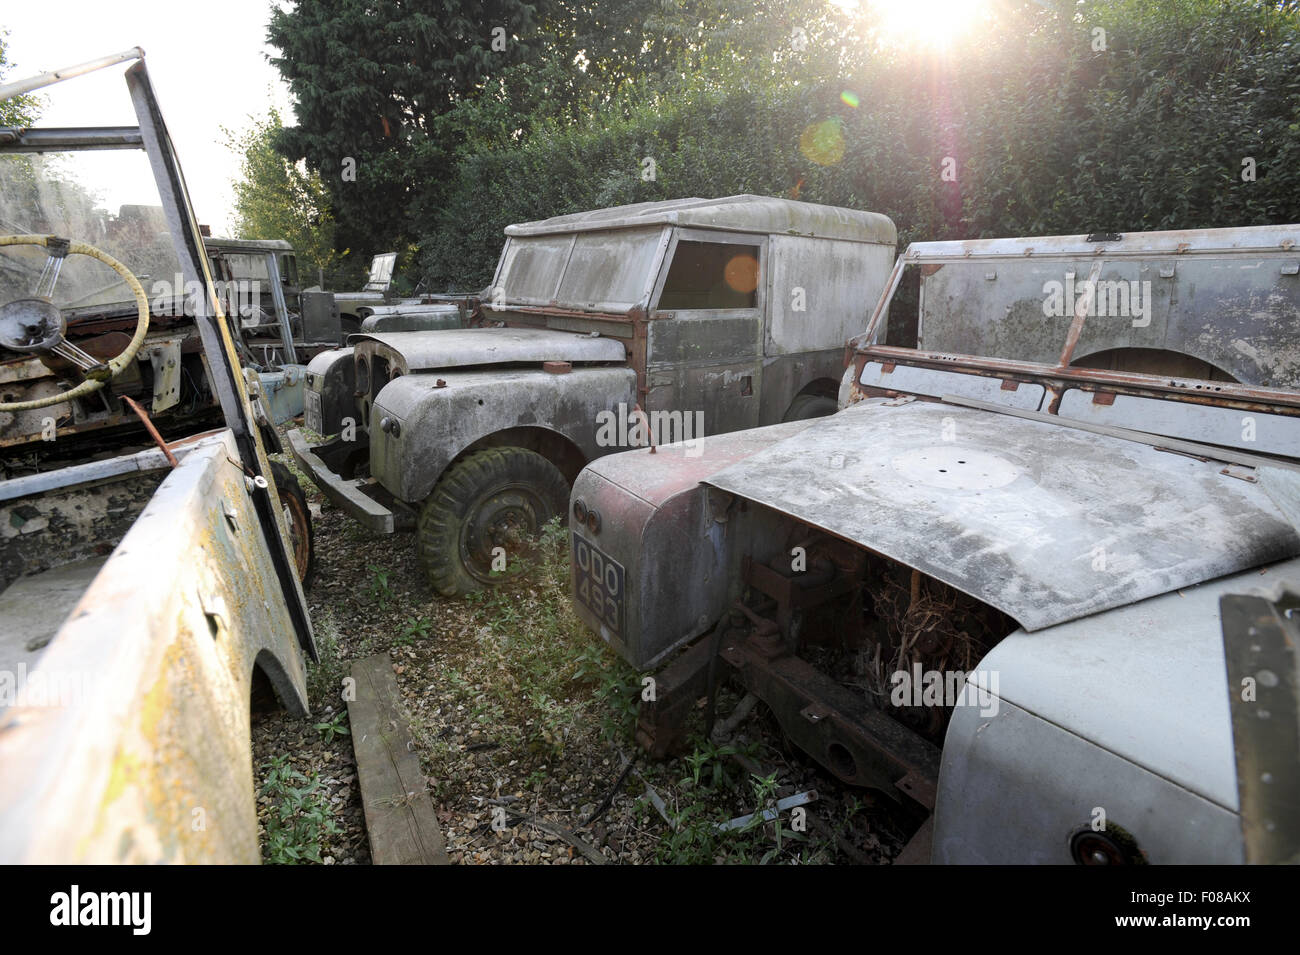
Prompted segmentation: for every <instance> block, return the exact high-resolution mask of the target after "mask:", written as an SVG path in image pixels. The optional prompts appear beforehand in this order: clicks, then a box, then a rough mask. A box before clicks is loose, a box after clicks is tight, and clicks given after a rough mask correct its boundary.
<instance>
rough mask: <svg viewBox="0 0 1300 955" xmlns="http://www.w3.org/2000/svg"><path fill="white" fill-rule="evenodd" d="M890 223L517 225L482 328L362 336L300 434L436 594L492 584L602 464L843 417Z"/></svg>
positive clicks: (697, 215) (647, 211) (623, 219)
mask: <svg viewBox="0 0 1300 955" xmlns="http://www.w3.org/2000/svg"><path fill="white" fill-rule="evenodd" d="M895 243H896V233H895V229H894V225H893V223H892V222H890V221H889V219H887V218H886V217H884V216H881V215H877V214H875V213H870V212H858V211H854V210H850V209H837V208H831V207H828V206H818V205H810V204H809V203H805V202H794V201H791V200H787V199H770V198H765V197H761V196H732V197H730V198H725V199H680V200H673V201H669V202H653V203H645V204H641V205H633V206H621V207H618V208H613V209H602V210H599V211H595V212H585V213H580V214H576V215H567V216H560V217H557V218H553V219H546V220H544V221H541V222H531V223H526V224H522V225H512V226H510V227H509V228H507V229H506V243H505V247H504V249H503V250H502V253H501V259H500V262H499V264H498V266H497V272H496V277H495V279H494V281H493V284H492V286H491V287H490V289H489V290H488V294H487V295H486V297H485V299H484V301H483V302H482V303H481V307H480V310H479V314H478V317H477V321H478V323H479V324H480V325H482V324H487V325H490V326H494V327H476V328H466V329H452V330H441V331H428V332H398V333H393V334H383V333H369V332H363V333H362V334H359V335H354V336H352V337H351V339H350V340H351V342H352V347H350V348H347V349H342V350H339V351H336V352H328V353H325V354H322V355H319V356H317V358H315V359H314V360H313V361H312V362H311V364H310V366H309V368H308V375H307V411H306V418H305V420H306V425H307V427H308V428H309V429H311V430H313V431H315V432H318V433H320V434H322V435H333V436H335V437H333V438H332V439H331V440H329V441H327V442H324V443H318V444H314V445H313V444H309V443H308V442H307V439H306V437H305V436H304V435H303V433H301V432H293V433H291V435H290V444H291V447H292V449H293V453H294V455H295V457H296V458H297V460H298V462H299V464H300V465H301V466H302V468H303V469H304V470H305V471H307V472H308V473H309V474H310V475H311V476H312V478H313V479H314V480H315V481H316V483H317V484H318V485H319V486H320V488H321V490H322V491H324V492H325V494H326V495H327V496H328V497H329V498H330V499H331V500H332V501H334V502H335V503H336V504H337V505H338V506H340V507H342V508H343V509H345V510H347V511H348V512H349V513H351V514H352V515H353V516H354V517H356V518H357V519H358V520H359V521H361V522H362V523H364V524H365V525H366V526H367V527H369V528H370V529H371V530H373V531H377V532H380V533H391V532H393V531H394V530H395V529H398V528H402V527H415V528H416V530H417V536H418V543H419V549H420V554H421V557H422V558H423V560H424V563H425V566H426V568H427V570H428V573H429V576H430V580H431V582H432V584H433V586H434V587H435V588H436V589H437V590H439V591H440V592H442V593H444V594H455V593H463V592H466V591H469V590H473V589H477V588H479V587H481V586H483V585H484V584H489V583H491V582H492V581H493V580H494V579H496V578H497V577H499V576H500V575H502V574H508V573H510V572H511V571H512V569H513V568H515V567H516V566H517V564H516V558H517V557H518V556H519V555H520V554H521V553H522V552H523V550H524V549H525V548H526V547H527V542H528V541H529V540H531V539H532V537H533V536H534V535H535V534H536V533H537V531H538V530H539V529H540V528H541V526H542V524H544V523H545V522H546V521H547V520H549V519H551V518H553V517H556V516H560V517H563V516H564V515H565V514H566V513H567V511H568V495H569V488H570V485H571V483H572V481H573V479H574V478H575V477H576V476H577V474H578V472H579V471H581V470H582V467H583V465H585V464H586V463H587V462H589V461H591V460H593V459H594V458H597V457H599V456H600V455H602V454H607V453H609V452H611V451H615V450H618V449H619V448H627V447H637V446H641V445H644V444H646V443H648V442H649V443H655V442H658V443H670V442H673V441H682V440H686V441H688V442H693V441H695V440H697V439H699V438H701V437H702V436H703V435H704V434H719V433H723V432H729V431H735V430H738V429H743V428H752V427H755V426H757V425H762V424H771V423H773V422H778V421H782V420H795V419H804V418H808V417H811V416H814V415H818V414H826V413H829V412H831V411H834V410H835V407H836V401H835V395H836V389H837V388H838V382H839V377H840V372H841V369H842V367H843V356H844V346H845V343H846V342H847V341H848V339H849V338H850V337H851V336H852V335H854V334H855V333H856V332H857V331H858V330H859V329H860V325H861V318H860V310H861V305H860V303H861V302H862V301H863V300H873V299H874V298H875V297H877V296H878V295H879V294H880V292H881V290H882V289H883V288H884V285H885V280H886V278H887V277H888V274H889V268H890V263H891V260H892V259H893V256H894V249H895Z"/></svg>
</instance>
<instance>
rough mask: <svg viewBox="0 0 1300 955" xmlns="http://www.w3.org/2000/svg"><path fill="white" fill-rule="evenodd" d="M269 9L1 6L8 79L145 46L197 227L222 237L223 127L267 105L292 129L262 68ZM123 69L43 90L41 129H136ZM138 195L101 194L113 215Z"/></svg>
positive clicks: (193, 2)
mask: <svg viewBox="0 0 1300 955" xmlns="http://www.w3.org/2000/svg"><path fill="white" fill-rule="evenodd" d="M271 5H272V0H216V2H200V0H117V2H111V0H44V2H39V3H34V2H20V0H7V2H6V3H5V4H4V8H3V9H0V30H6V31H8V37H7V38H6V42H7V44H8V48H9V61H10V67H9V69H8V72H7V73H6V75H5V79H7V80H17V79H21V78H24V77H27V76H31V75H33V74H36V73H42V72H45V71H46V70H56V69H61V68H63V67H66V66H72V65H74V64H77V63H82V62H84V61H86V60H92V59H96V58H98V57H101V56H107V55H109V54H112V53H118V52H121V51H123V50H128V49H130V48H131V47H134V46H139V47H143V48H144V51H145V61H146V62H147V63H148V65H149V74H150V76H151V77H152V79H153V84H154V89H155V90H156V91H157V94H158V99H159V102H160V104H161V106H162V111H163V118H164V119H165V120H166V122H167V128H168V129H169V130H170V131H171V135H172V141H173V142H174V143H175V144H176V151H177V153H178V154H179V156H180V161H181V167H182V168H183V169H184V170H185V178H186V181H187V183H188V185H189V189H190V199H191V200H192V201H193V203H194V208H195V211H196V212H197V214H198V218H199V221H200V222H203V223H207V224H209V225H211V226H212V231H213V233H214V234H216V235H222V234H226V235H229V234H230V233H229V223H230V219H231V213H232V202H233V195H232V191H231V180H233V179H235V178H236V176H237V175H238V172H239V160H238V157H237V156H236V155H235V153H234V152H232V151H231V150H230V149H229V148H228V147H227V145H226V138H225V137H223V136H222V134H221V127H223V126H224V127H226V128H227V129H231V130H240V129H243V128H245V127H247V126H248V125H249V124H250V116H256V117H262V116H265V115H266V113H267V111H268V110H269V109H270V108H271V106H272V105H274V106H277V107H278V108H279V109H280V112H281V115H282V116H283V117H284V120H285V122H286V123H291V122H293V111H292V109H291V107H290V105H289V93H288V88H287V87H286V86H285V85H284V83H282V82H281V80H280V75H279V73H277V72H276V69H275V67H273V66H272V65H271V64H270V63H269V62H268V61H267V56H268V55H271V54H272V53H274V50H273V48H271V47H269V46H267V45H266V21H267V20H268V19H269V18H270V10H271ZM127 65H128V64H122V65H120V66H114V67H110V68H109V69H108V70H105V71H104V73H107V74H113V76H114V77H116V80H115V82H114V83H112V84H109V83H107V82H103V81H99V82H96V81H94V80H92V78H90V77H82V78H76V79H71V80H68V81H66V82H65V83H61V84H59V85H58V86H56V87H53V88H51V89H50V90H47V91H46V95H45V96H44V100H45V103H46V106H45V109H44V110H43V111H42V113H41V116H40V121H39V124H40V125H42V126H74V125H83V126H85V125H117V124H119V123H120V124H124V125H125V124H130V125H135V120H134V117H133V115H123V113H122V106H123V104H126V103H127V98H126V93H125V84H123V83H122V82H121V79H120V78H121V75H122V72H123V71H124V70H125V68H126V66H127ZM60 87H62V88H63V89H60ZM74 93H76V94H77V95H72V94H74ZM101 99H102V105H103V108H102V109H101V108H100V105H101ZM123 158H125V157H123ZM125 168H126V167H125V166H124V169H125ZM130 168H131V170H132V171H133V172H134V170H137V169H141V168H142V164H140V163H133V164H131V166H130ZM124 175H129V174H127V173H124ZM110 189H111V187H110ZM139 191H140V190H139V189H138V188H137V189H131V188H129V186H128V185H127V184H123V186H122V192H121V193H120V195H117V196H115V195H112V194H111V193H110V194H108V195H105V196H104V199H105V205H106V206H107V207H108V208H110V209H112V208H116V206H117V205H118V204H120V202H130V201H133V200H134V195H138V193H139Z"/></svg>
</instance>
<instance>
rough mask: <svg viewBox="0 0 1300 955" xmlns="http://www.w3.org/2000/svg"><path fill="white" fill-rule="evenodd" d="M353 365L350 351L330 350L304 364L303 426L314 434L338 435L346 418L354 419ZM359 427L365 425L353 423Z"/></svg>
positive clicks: (341, 349) (354, 377)
mask: <svg viewBox="0 0 1300 955" xmlns="http://www.w3.org/2000/svg"><path fill="white" fill-rule="evenodd" d="M356 375H357V371H356V365H355V362H354V361H353V355H352V349H351V348H334V349H330V350H329V351H323V352H320V353H319V354H317V355H316V356H315V357H314V358H312V360H311V361H310V362H309V363H308V364H307V388H306V391H305V393H304V395H303V402H304V410H303V423H304V424H306V426H307V427H308V428H310V429H311V430H312V431H315V432H316V433H317V434H324V435H330V434H338V433H339V432H340V431H342V430H343V428H344V425H345V423H346V422H345V420H344V419H346V418H351V419H353V420H354V421H355V420H356V417H357V410H356V407H357V400H356V397H355V396H354V395H353V392H354V391H356ZM356 423H357V424H359V425H364V424H365V422H362V421H356Z"/></svg>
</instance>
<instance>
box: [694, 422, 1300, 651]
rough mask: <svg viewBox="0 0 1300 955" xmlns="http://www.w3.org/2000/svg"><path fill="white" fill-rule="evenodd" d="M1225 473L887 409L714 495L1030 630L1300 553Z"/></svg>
mask: <svg viewBox="0 0 1300 955" xmlns="http://www.w3.org/2000/svg"><path fill="white" fill-rule="evenodd" d="M1223 469H1224V468H1223V464H1222V462H1214V461H1202V460H1199V459H1196V458H1191V457H1187V456H1184V455H1179V454H1174V453H1171V452H1166V451H1159V450H1157V449H1156V448H1153V447H1151V446H1149V445H1145V444H1141V443H1138V442H1133V441H1127V440H1124V439H1121V438H1114V437H1107V436H1103V435H1098V434H1093V433H1090V432H1086V431H1081V430H1078V429H1074V428H1070V427H1067V426H1065V425H1057V424H1052V423H1045V422H1039V421H1031V420H1027V419H1024V418H1017V417H1014V416H1011V415H1004V414H998V413H996V412H989V411H980V410H975V409H970V408H962V407H956V406H952V405H945V404H938V403H933V402H920V401H905V402H902V403H900V402H899V401H898V400H885V399H873V400H870V401H864V402H860V403H859V404H856V405H853V406H851V407H849V408H847V409H845V410H843V411H840V412H839V413H837V414H835V415H832V416H830V417H828V418H824V419H821V420H819V421H817V422H816V423H815V424H813V425H812V426H810V427H808V428H806V429H804V430H803V431H801V432H799V433H798V434H796V435H794V436H792V437H790V438H788V439H786V440H784V441H782V442H780V443H778V444H776V445H773V446H770V447H768V448H766V449H764V450H762V451H759V452H757V453H756V454H754V455H753V456H751V457H748V458H746V459H745V460H744V461H741V462H739V463H737V464H733V465H731V466H730V467H727V468H724V469H723V470H721V471H719V472H717V473H716V474H714V475H713V476H712V477H710V478H709V479H708V481H707V483H708V484H710V485H713V486H714V487H717V488H719V489H721V490H724V491H727V492H729V493H732V494H735V495H737V496H739V497H743V498H747V499H749V500H751V501H755V502H757V503H759V504H762V505H764V506H766V507H770V508H773V509H775V510H778V511H781V512H783V513H786V514H789V515H791V516H793V517H795V518H798V519H799V520H801V521H804V522H806V523H808V524H812V525H814V526H817V527H820V528H822V529H823V530H826V531H828V532H829V533H832V534H834V535H836V536H838V537H842V538H845V539H847V540H850V541H853V542H855V543H857V544H859V545H861V546H862V547H866V548H868V549H870V550H873V551H875V552H877V553H880V554H884V555H885V556H887V557H890V558H893V559H894V560H897V561H900V562H902V563H904V564H906V565H908V566H911V567H914V568H916V569H918V570H921V571H923V572H924V573H926V574H929V575H930V576H932V577H935V578H937V579H939V580H942V581H943V582H945V583H947V584H949V585H951V586H953V587H955V588H957V589H958V590H961V591H963V592H965V593H967V594H970V595H971V596H973V597H976V598H978V599H979V600H982V601H984V602H985V603H988V604H991V605H992V606H994V607H997V608H998V609H999V610H1002V611H1003V612H1004V613H1006V614H1008V615H1009V616H1011V617H1012V618H1014V619H1015V620H1016V621H1017V622H1018V623H1020V625H1021V626H1022V627H1024V628H1025V629H1026V630H1030V631H1033V630H1040V629H1042V628H1044V627H1049V626H1053V625H1055V624H1059V623H1063V622H1065V621H1068V620H1074V619H1077V618H1079V617H1084V616H1087V615H1089V614H1094V613H1098V612H1100V611H1103V610H1108V609H1112V608H1114V607H1120V606H1126V605H1128V604H1131V603H1134V602H1136V601H1138V600H1142V599H1144V598H1147V597H1153V596H1156V595H1157V594H1163V593H1168V592H1170V591H1173V590H1177V589H1178V588H1180V587H1186V586H1189V585H1191V584H1195V583H1199V582H1201V581H1205V580H1210V579H1213V578H1215V577H1221V576H1223V575H1225V574H1230V573H1234V572H1237V571H1240V570H1244V569H1247V568H1250V567H1256V566H1259V565H1261V564H1266V563H1271V562H1273V561H1277V560H1282V559H1285V558H1287V557H1293V556H1296V555H1297V554H1300V537H1298V536H1297V533H1296V531H1295V529H1294V528H1293V527H1292V525H1291V523H1290V522H1289V521H1287V520H1286V519H1285V518H1284V517H1283V515H1282V512H1281V511H1280V510H1279V509H1278V507H1277V505H1276V504H1274V503H1273V501H1272V500H1271V499H1270V498H1269V496H1268V494H1267V492H1266V491H1265V490H1264V489H1263V488H1261V487H1260V486H1259V485H1258V484H1255V483H1251V482H1249V481H1245V480H1242V479H1241V478H1238V477H1231V476H1228V475H1226V474H1223V473H1222V471H1223Z"/></svg>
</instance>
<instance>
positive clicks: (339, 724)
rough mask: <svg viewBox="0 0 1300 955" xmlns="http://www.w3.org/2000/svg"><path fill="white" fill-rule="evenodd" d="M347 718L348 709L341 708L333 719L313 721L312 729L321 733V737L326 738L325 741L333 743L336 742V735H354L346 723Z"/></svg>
mask: <svg viewBox="0 0 1300 955" xmlns="http://www.w3.org/2000/svg"><path fill="white" fill-rule="evenodd" d="M347 719H348V714H347V711H346V710H339V711H338V712H337V713H335V714H334V718H333V719H332V720H327V721H325V722H322V723H313V724H312V729H314V730H316V731H317V732H318V733H320V735H321V739H323V740H325V742H327V743H332V742H334V737H335V736H351V735H352V734H351V731H349V730H348V728H347V726H345V725H344V724H345V723H346V722H347Z"/></svg>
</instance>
